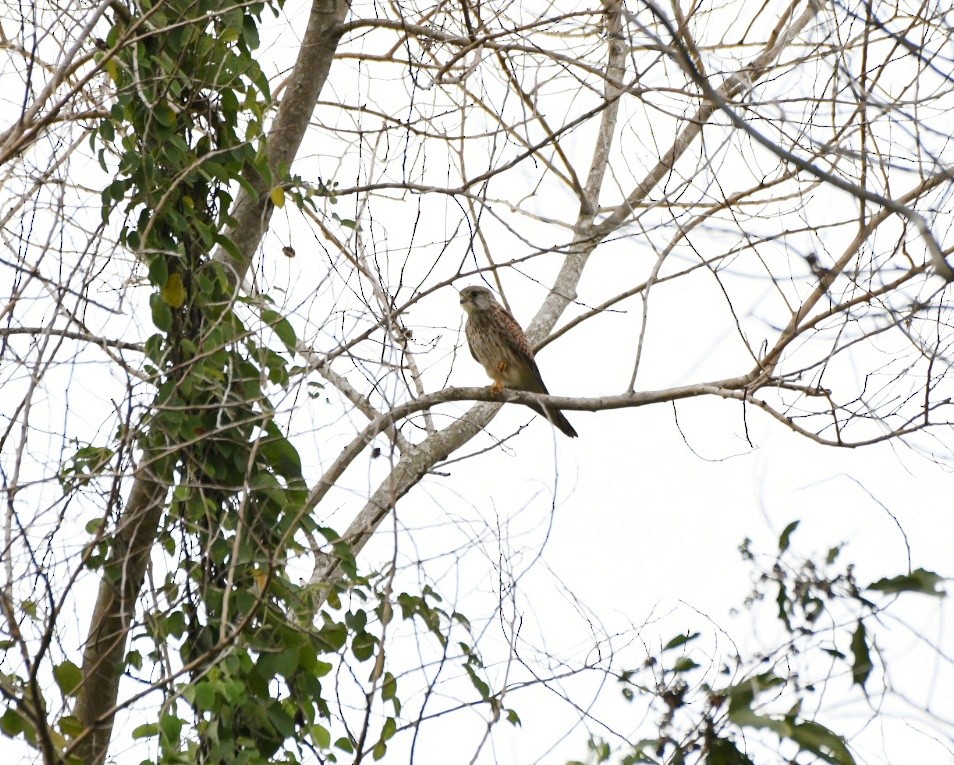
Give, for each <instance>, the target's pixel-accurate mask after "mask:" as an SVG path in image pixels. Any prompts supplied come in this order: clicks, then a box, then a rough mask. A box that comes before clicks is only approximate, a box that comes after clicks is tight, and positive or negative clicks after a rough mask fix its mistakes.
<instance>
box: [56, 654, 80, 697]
mask: <svg viewBox="0 0 954 765" xmlns="http://www.w3.org/2000/svg"><path fill="white" fill-rule="evenodd" d="M53 678H54V679H55V680H56V684H57V685H58V686H59V687H60V690H61V691H63V693H64V694H65V695H67V696H75V695H76V692H77V691H78V690H79V687H80V686H81V685H82V684H83V671H82V670H81V669H80V668H79V667H77V666H76V665H75V664H74V663H73V662H71V661H70V660H69V659H67V660H66V661H64V662H63V663H62V664H58V665H57V666H55V667H53Z"/></svg>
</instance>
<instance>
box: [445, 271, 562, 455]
mask: <svg viewBox="0 0 954 765" xmlns="http://www.w3.org/2000/svg"><path fill="white" fill-rule="evenodd" d="M460 304H461V306H462V307H463V309H464V310H465V311H466V312H467V325H466V326H465V327H464V331H465V332H466V334H467V344H468V345H469V346H470V353H471V355H472V356H473V357H474V358H475V359H477V361H478V362H479V363H480V364H481V366H483V368H484V369H485V370H486V371H487V374H488V375H489V376H490V378H491V379H492V380H493V381H494V384H493V385H491V386H490V389H491V390H492V391H493V392H494V393H499V392H500V391H502V390H503V389H504V388H509V389H510V390H523V391H528V392H530V393H544V394H549V392H550V391H548V390H547V386H546V385H544V383H543V378H542V377H541V376H540V370H539V369H538V368H537V362H536V361H535V360H534V358H533V349H532V348H531V347H530V341H529V340H528V339H527V336H526V335H525V334H524V332H523V330H522V329H521V328H520V325H519V324H517V320H516V319H514V318H513V316H511V315H510V313H509V312H508V311H507V309H506V308H504V307H503V306H502V305H500V303H498V302H497V300H496V299H495V298H494V296H493V293H492V292H491V291H490V290H489V289H487V288H486V287H480V286H473V287H464V289H462V290H461V291H460ZM530 408H531V409H533V411H535V412H537V413H538V414H541V415H543V416H544V417H546V418H547V419H548V420H549V421H550V422H551V423H553V425H555V426H556V427H557V428H559V429H560V430H561V431H563V432H564V433H566V435H568V436H570V437H571V438H576V435H577V433H576V431H575V430H574V429H573V426H572V425H570V423H569V421H568V420H567V419H566V417H564V416H563V412H561V411H560V410H559V409H554V408H552V407H548V406H542V405H537V404H531V405H530Z"/></svg>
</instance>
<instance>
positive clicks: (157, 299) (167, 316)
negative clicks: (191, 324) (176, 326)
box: [149, 292, 172, 332]
mask: <svg viewBox="0 0 954 765" xmlns="http://www.w3.org/2000/svg"><path fill="white" fill-rule="evenodd" d="M149 307H150V308H151V309H152V323H153V324H155V325H156V328H157V329H160V330H162V331H163V332H168V331H169V330H170V329H171V328H172V311H170V310H169V305H168V304H167V303H166V301H165V300H163V299H162V295H160V294H159V293H158V292H153V293H152V294H151V295H150V296H149Z"/></svg>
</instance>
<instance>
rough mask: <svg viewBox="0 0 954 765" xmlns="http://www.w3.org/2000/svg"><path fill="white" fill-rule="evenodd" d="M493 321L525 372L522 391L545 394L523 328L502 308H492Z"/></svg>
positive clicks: (541, 378) (543, 384)
mask: <svg viewBox="0 0 954 765" xmlns="http://www.w3.org/2000/svg"><path fill="white" fill-rule="evenodd" d="M494 313H495V314H496V316H495V319H496V320H497V322H498V326H499V327H500V329H501V330H502V331H501V333H500V334H501V339H502V341H503V342H504V343H505V344H506V345H507V347H508V348H509V349H510V351H511V353H513V355H514V356H515V357H516V358H517V359H518V360H519V361H520V363H521V365H522V366H523V368H524V371H525V372H526V374H525V375H523V379H522V380H521V382H522V386H521V387H522V389H523V390H526V391H529V392H531V393H547V394H549V392H550V391H548V390H547V386H546V384H545V383H544V382H543V377H542V376H541V375H540V368H539V367H538V366H537V362H536V359H534V358H533V348H532V347H531V346H530V340H529V339H528V338H527V335H526V334H525V333H524V331H523V328H522V327H521V326H520V325H519V324H518V323H517V320H516V319H514V318H513V316H511V315H510V314H509V313H508V312H507V309H505V308H504V307H503V306H496V307H495V308H494Z"/></svg>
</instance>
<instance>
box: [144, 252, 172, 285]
mask: <svg viewBox="0 0 954 765" xmlns="http://www.w3.org/2000/svg"><path fill="white" fill-rule="evenodd" d="M168 278H169V266H168V265H166V259H165V258H164V257H162V256H161V255H157V256H155V257H154V258H153V259H152V263H150V264H149V281H150V282H152V283H153V284H155V285H156V286H157V287H165V286H166V280H167V279H168Z"/></svg>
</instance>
